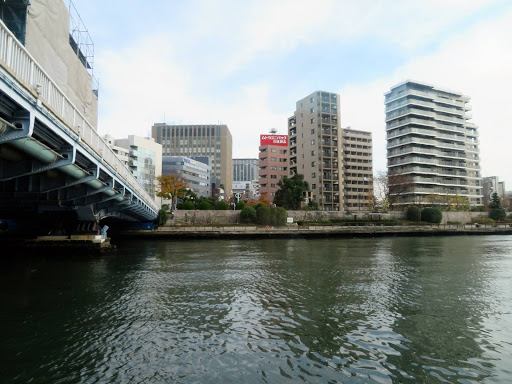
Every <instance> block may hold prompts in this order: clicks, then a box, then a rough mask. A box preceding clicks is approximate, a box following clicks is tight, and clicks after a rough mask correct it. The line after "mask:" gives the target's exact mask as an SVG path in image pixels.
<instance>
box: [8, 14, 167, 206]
mask: <svg viewBox="0 0 512 384" xmlns="http://www.w3.org/2000/svg"><path fill="white" fill-rule="evenodd" d="M0 62H1V65H2V66H5V67H7V68H9V69H10V70H11V71H12V72H13V73H14V74H15V75H16V78H17V80H18V81H19V82H20V83H22V84H23V85H24V86H25V87H26V88H27V89H29V90H31V91H34V90H35V89H36V88H37V90H38V93H39V91H40V93H39V99H40V100H41V101H42V102H43V104H44V105H46V106H47V107H49V108H50V110H51V111H52V112H53V113H54V114H56V115H57V116H58V117H59V118H60V119H61V120H62V121H63V122H64V123H65V124H66V126H67V127H68V128H69V129H70V130H71V131H72V132H73V133H74V134H75V135H78V136H79V137H80V138H81V140H82V141H83V142H84V143H86V144H87V146H88V147H89V148H90V149H91V150H92V151H94V152H96V154H97V155H98V156H100V157H101V158H102V159H103V161H104V162H105V163H106V164H108V165H109V166H110V167H112V168H113V169H114V170H115V171H116V172H117V174H118V175H119V176H120V177H122V178H123V179H124V180H125V181H126V183H127V184H128V185H130V186H131V187H132V188H133V190H134V191H135V192H137V193H138V194H139V195H140V196H141V197H142V199H144V200H145V201H146V202H147V203H148V204H149V205H151V207H152V208H153V209H155V210H158V207H157V205H156V203H155V202H154V200H153V198H152V197H151V196H150V194H149V193H148V192H147V191H146V190H145V189H144V187H143V186H142V185H141V184H140V183H139V182H138V181H137V179H136V178H135V177H134V176H133V174H132V173H131V172H130V170H129V169H128V168H127V167H126V165H125V164H124V163H123V162H122V161H121V160H120V159H119V158H118V157H117V156H116V154H115V153H114V152H113V150H112V148H110V147H109V146H108V145H107V143H105V141H103V139H102V138H101V136H100V135H99V134H98V132H97V131H96V130H95V129H94V128H93V126H92V125H91V124H90V123H89V122H88V121H87V119H86V118H85V117H84V115H82V113H81V112H80V110H79V109H78V108H77V107H76V106H75V105H74V104H73V103H72V102H71V101H70V100H69V98H68V97H67V96H66V94H65V93H64V92H62V90H61V89H60V88H59V87H58V86H57V84H56V83H55V82H54V81H53V80H52V79H51V78H50V76H49V75H48V74H47V73H46V72H45V70H44V69H43V68H42V67H41V66H40V65H39V64H38V63H37V61H36V60H35V59H34V58H33V57H32V55H30V53H29V52H28V51H27V50H26V49H25V47H24V46H23V44H21V43H20V42H19V41H18V40H17V39H16V37H14V35H13V34H12V32H11V31H10V30H9V29H8V28H7V27H6V26H5V24H4V23H3V21H1V20H0Z"/></svg>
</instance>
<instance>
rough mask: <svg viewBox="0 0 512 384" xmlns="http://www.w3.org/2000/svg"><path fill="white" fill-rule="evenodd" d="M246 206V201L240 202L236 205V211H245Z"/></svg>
mask: <svg viewBox="0 0 512 384" xmlns="http://www.w3.org/2000/svg"><path fill="white" fill-rule="evenodd" d="M245 206H246V204H245V201H243V200H240V201H239V202H238V203H236V207H235V209H236V210H237V211H241V210H242V209H244V207H245Z"/></svg>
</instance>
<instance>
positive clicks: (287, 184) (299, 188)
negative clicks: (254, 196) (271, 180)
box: [274, 174, 309, 210]
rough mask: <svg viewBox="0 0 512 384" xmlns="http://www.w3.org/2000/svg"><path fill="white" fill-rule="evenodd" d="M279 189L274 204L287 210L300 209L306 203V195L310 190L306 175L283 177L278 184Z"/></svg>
mask: <svg viewBox="0 0 512 384" xmlns="http://www.w3.org/2000/svg"><path fill="white" fill-rule="evenodd" d="M277 185H278V187H279V189H278V190H277V192H276V195H275V196H274V203H275V204H276V205H277V206H279V207H283V208H285V209H291V210H297V209H300V206H301V203H302V202H303V201H304V193H305V192H306V191H308V190H309V184H308V182H307V181H304V175H300V174H295V175H293V177H291V178H288V177H286V176H285V177H283V178H282V179H281V180H279V183H277Z"/></svg>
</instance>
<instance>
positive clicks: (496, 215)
mask: <svg viewBox="0 0 512 384" xmlns="http://www.w3.org/2000/svg"><path fill="white" fill-rule="evenodd" d="M489 217H490V218H491V219H493V220H496V221H501V220H504V219H505V217H507V213H506V212H505V210H504V209H503V208H493V209H491V210H490V212H489Z"/></svg>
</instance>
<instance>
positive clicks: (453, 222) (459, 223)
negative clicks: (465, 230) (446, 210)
mask: <svg viewBox="0 0 512 384" xmlns="http://www.w3.org/2000/svg"><path fill="white" fill-rule="evenodd" d="M446 224H451V225H461V224H462V222H460V221H447V222H446Z"/></svg>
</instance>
